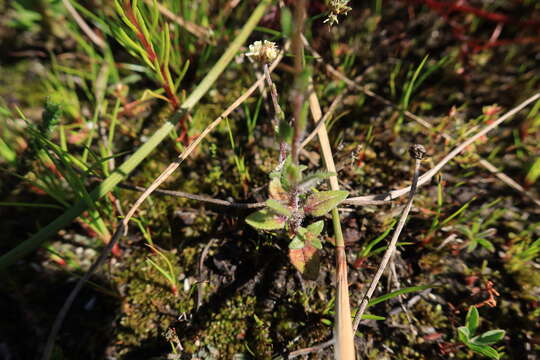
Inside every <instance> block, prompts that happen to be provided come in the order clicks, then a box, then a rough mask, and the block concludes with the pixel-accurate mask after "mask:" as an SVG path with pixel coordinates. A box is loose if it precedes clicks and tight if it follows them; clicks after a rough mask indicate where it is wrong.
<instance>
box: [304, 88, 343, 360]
mask: <svg viewBox="0 0 540 360" xmlns="http://www.w3.org/2000/svg"><path fill="white" fill-rule="evenodd" d="M310 84H311V80H310ZM309 90H310V91H309V98H308V100H309V106H310V109H311V114H312V117H313V121H314V122H315V123H319V122H320V128H319V130H318V136H319V143H320V145H321V151H322V153H323V159H324V163H325V165H326V169H327V170H328V171H329V172H332V173H336V174H337V172H336V166H335V164H334V158H333V156H332V149H331V147H330V141H329V139H328V132H327V131H326V125H325V124H324V122H321V121H320V120H321V118H322V112H321V106H320V104H319V100H318V98H317V94H316V93H315V91H314V89H313V86H312V85H310V89H309ZM330 187H331V189H332V190H339V184H338V180H337V176H332V177H330ZM332 224H333V226H334V234H335V241H336V290H337V294H336V321H335V329H336V331H335V334H334V339H333V340H334V341H335V344H336V345H335V347H334V353H335V357H336V359H341V360H350V359H354V340H353V332H352V324H351V308H350V302H349V286H348V281H347V257H346V254H345V241H344V239H343V232H342V230H341V223H340V219H339V212H338V210H337V209H333V210H332Z"/></svg>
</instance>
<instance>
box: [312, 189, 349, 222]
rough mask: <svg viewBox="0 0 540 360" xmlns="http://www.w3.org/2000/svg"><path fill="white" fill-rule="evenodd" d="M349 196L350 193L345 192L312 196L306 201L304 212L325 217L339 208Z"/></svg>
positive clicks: (327, 192)
mask: <svg viewBox="0 0 540 360" xmlns="http://www.w3.org/2000/svg"><path fill="white" fill-rule="evenodd" d="M348 195H349V192H348V191H344V190H332V191H320V192H318V193H314V194H311V195H310V196H309V197H308V198H307V200H306V203H305V205H304V211H305V213H306V214H308V215H312V216H323V215H324V214H326V213H328V212H329V211H330V210H332V209H333V208H335V207H336V206H338V204H339V203H340V202H342V201H343V200H345V199H346V198H347V196H348Z"/></svg>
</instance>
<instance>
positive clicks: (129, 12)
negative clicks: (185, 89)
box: [124, 0, 180, 110]
mask: <svg viewBox="0 0 540 360" xmlns="http://www.w3.org/2000/svg"><path fill="white" fill-rule="evenodd" d="M124 7H125V9H126V16H127V18H128V19H129V21H131V23H132V24H133V26H135V28H136V29H137V31H136V32H135V35H136V36H137V38H138V39H139V41H140V42H141V44H142V46H143V47H144V50H145V51H146V54H147V55H148V60H150V62H151V63H156V60H157V62H158V68H159V72H160V74H161V77H162V79H163V83H162V84H161V86H162V87H163V90H164V91H165V94H166V95H167V99H168V100H169V103H170V104H171V105H172V107H173V109H174V110H177V109H178V108H179V107H180V101H179V100H178V97H177V96H176V94H175V93H174V92H173V91H172V89H171V87H170V86H169V82H170V80H171V79H170V78H169V76H168V74H167V72H166V71H165V68H164V67H163V65H159V59H158V57H157V55H156V52H155V51H154V48H153V47H152V44H151V43H150V41H148V39H147V38H146V36H144V32H143V31H142V28H141V25H140V24H139V22H138V21H137V17H136V16H135V13H134V11H133V8H132V7H131V2H130V0H125V1H124Z"/></svg>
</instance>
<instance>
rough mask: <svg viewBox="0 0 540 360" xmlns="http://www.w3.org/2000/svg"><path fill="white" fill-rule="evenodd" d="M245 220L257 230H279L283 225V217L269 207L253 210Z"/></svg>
mask: <svg viewBox="0 0 540 360" xmlns="http://www.w3.org/2000/svg"><path fill="white" fill-rule="evenodd" d="M246 222H247V223H248V224H249V225H251V226H253V227H254V228H255V229H258V230H279V229H283V228H284V227H285V219H284V218H283V217H282V216H280V215H278V214H276V213H275V212H273V211H272V210H269V209H262V210H259V211H256V212H254V213H253V214H251V215H249V216H248V217H247V218H246Z"/></svg>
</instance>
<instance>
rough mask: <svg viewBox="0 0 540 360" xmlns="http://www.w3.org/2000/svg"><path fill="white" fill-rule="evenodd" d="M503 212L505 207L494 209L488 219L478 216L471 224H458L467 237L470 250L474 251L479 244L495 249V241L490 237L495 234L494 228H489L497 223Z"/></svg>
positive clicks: (460, 230)
mask: <svg viewBox="0 0 540 360" xmlns="http://www.w3.org/2000/svg"><path fill="white" fill-rule="evenodd" d="M503 213H504V210H503V209H497V210H494V211H493V212H492V213H491V214H490V216H489V217H488V218H487V219H481V218H477V219H475V220H474V221H473V223H472V224H471V225H469V226H467V225H458V226H457V229H458V231H459V232H460V233H461V234H462V235H463V236H465V237H466V239H467V242H468V246H467V251H468V252H471V251H474V250H475V249H476V248H477V247H478V245H480V246H482V247H483V248H485V249H486V250H488V251H489V252H494V251H495V246H493V243H492V242H491V241H490V240H489V239H488V238H489V237H490V236H493V234H494V229H491V228H489V226H490V225H493V224H495V223H496V222H497V220H498V219H499V218H500V217H501V216H502V215H503Z"/></svg>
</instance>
